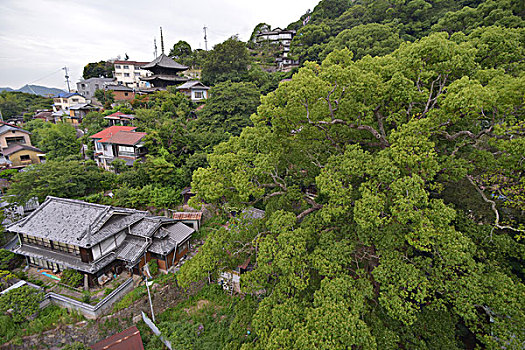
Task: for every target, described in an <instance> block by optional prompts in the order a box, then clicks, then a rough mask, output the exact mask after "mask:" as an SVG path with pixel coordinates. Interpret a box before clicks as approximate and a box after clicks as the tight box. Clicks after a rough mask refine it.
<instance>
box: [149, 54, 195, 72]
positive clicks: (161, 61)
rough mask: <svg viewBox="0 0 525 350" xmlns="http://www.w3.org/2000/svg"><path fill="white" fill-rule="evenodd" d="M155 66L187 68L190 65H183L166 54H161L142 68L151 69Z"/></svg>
mask: <svg viewBox="0 0 525 350" xmlns="http://www.w3.org/2000/svg"><path fill="white" fill-rule="evenodd" d="M154 67H163V68H173V69H177V70H186V69H188V67H186V66H183V65H182V64H180V63H177V62H175V61H174V60H172V59H171V58H169V57H168V56H166V55H165V54H161V55H160V56H159V57H157V58H155V59H154V60H153V61H151V62H150V63H148V64H145V65H143V66H142V69H150V68H154Z"/></svg>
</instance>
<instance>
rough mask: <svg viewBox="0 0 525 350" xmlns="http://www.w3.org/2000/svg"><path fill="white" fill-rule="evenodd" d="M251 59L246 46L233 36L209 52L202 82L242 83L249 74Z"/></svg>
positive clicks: (212, 83)
mask: <svg viewBox="0 0 525 350" xmlns="http://www.w3.org/2000/svg"><path fill="white" fill-rule="evenodd" d="M249 63H250V57H249V55H248V49H247V48H246V44H245V43H244V42H242V41H240V40H239V39H238V38H237V37H235V36H233V37H231V38H229V39H228V40H226V41H224V42H222V43H220V44H217V45H215V46H214V47H213V50H211V51H209V52H208V54H207V57H206V60H205V61H204V65H203V67H202V81H203V82H204V83H205V84H209V85H214V84H216V83H220V82H223V81H227V80H231V81H241V80H242V79H243V77H244V76H245V75H246V73H247V72H248V64H249Z"/></svg>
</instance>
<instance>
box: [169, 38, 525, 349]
mask: <svg viewBox="0 0 525 350" xmlns="http://www.w3.org/2000/svg"><path fill="white" fill-rule="evenodd" d="M481 31H484V33H481V32H479V33H476V34H473V35H472V36H471V37H468V38H463V39H462V40H460V41H456V40H455V38H454V40H452V39H449V38H448V35H447V34H446V33H440V34H434V35H430V36H428V37H425V38H423V39H421V40H418V41H416V42H415V43H403V44H402V45H401V46H400V48H399V49H397V50H396V51H394V52H393V53H392V54H389V55H385V56H382V57H370V56H365V57H363V58H362V59H360V60H356V61H354V60H353V58H352V53H351V52H350V51H349V50H348V49H343V50H335V51H333V52H332V53H330V54H329V55H328V56H327V58H326V59H325V60H324V61H323V63H322V64H320V65H319V64H315V63H307V64H305V67H304V68H302V69H301V70H300V71H299V72H298V73H297V74H295V75H294V77H293V79H292V80H291V81H289V82H285V83H282V84H281V85H280V86H279V88H278V89H277V90H276V91H274V92H272V93H270V94H268V95H267V96H265V97H263V98H262V104H261V106H260V107H259V108H258V110H257V114H256V115H254V116H253V117H252V121H253V123H254V126H253V127H247V128H245V129H244V130H243V131H242V132H241V134H240V135H239V136H238V137H232V138H230V139H229V140H228V141H227V142H225V143H222V144H220V145H218V146H217V147H216V148H215V151H214V152H213V153H212V154H210V155H209V156H208V162H209V168H206V169H202V168H201V169H199V170H197V171H196V172H195V173H194V175H193V182H192V188H193V190H194V191H196V192H197V197H196V198H195V199H194V200H197V201H198V200H199V199H203V200H205V201H206V202H208V203H215V204H216V205H219V206H221V205H224V206H225V207H229V208H231V207H234V208H244V207H247V206H251V205H258V206H259V207H261V208H264V209H265V210H266V214H265V219H264V220H262V222H261V223H259V224H257V225H249V221H248V222H246V221H245V222H242V221H241V223H240V224H238V225H235V226H233V227H234V228H233V229H231V230H230V231H228V232H223V233H217V234H213V235H211V237H210V239H208V240H207V241H206V243H205V245H204V246H203V248H202V253H203V255H202V256H201V257H200V258H197V257H196V258H195V259H192V260H191V261H189V262H188V263H186V264H185V265H184V266H183V268H182V269H181V275H180V278H179V282H180V283H181V284H182V285H186V284H187V283H189V282H190V281H192V280H194V279H201V278H202V277H204V276H203V274H205V275H207V276H211V277H212V278H213V277H214V276H217V275H218V273H219V272H220V271H224V270H227V269H232V268H235V267H236V266H237V265H238V264H239V261H244V260H243V259H246V258H247V257H249V258H250V259H251V261H252V262H253V263H254V269H253V271H250V272H247V273H245V274H244V275H243V276H242V282H241V283H242V288H243V290H244V291H245V292H247V293H251V294H253V295H259V296H260V298H261V301H260V303H259V304H258V307H257V311H256V312H255V314H254V316H253V318H252V320H251V324H252V326H253V329H254V332H255V333H256V335H257V341H256V342H254V343H252V344H250V345H247V344H245V345H244V347H243V349H278V348H287V349H305V348H313V349H347V348H349V347H355V348H363V349H369V348H380V349H397V348H399V347H403V348H418V349H421V348H423V349H424V348H429V349H430V348H434V349H437V348H447V349H448V348H452V349H453V348H461V347H465V346H466V339H469V340H468V342H469V343H475V344H477V345H478V346H479V347H485V348H499V347H503V346H505V347H520V346H521V345H520V344H522V343H523V341H524V339H523V336H522V332H521V329H522V325H523V324H524V323H525V312H524V311H523V308H522V307H521V305H523V303H524V302H525V284H524V280H523V274H522V269H520V268H516V266H520V265H523V262H524V261H523V255H522V252H523V249H524V246H523V240H522V239H523V237H524V233H525V229H524V226H523V224H524V223H525V218H524V217H523V212H522V210H523V208H525V198H524V197H523V195H522V193H523V191H522V189H523V179H522V176H521V173H522V171H523V170H522V169H523V167H522V166H521V162H522V158H523V154H524V152H525V148H524V143H523V139H524V138H523V136H524V135H523V123H524V120H525V110H524V108H523V106H524V98H525V80H524V79H525V78H524V75H523V74H522V72H521V74H516V71H510V70H509V71H508V72H507V71H505V70H504V69H502V68H500V67H498V66H499V65H500V64H502V62H505V63H504V64H505V65H506V66H507V65H510V66H512V67H519V65H520V58H517V56H514V53H517V52H520V50H521V49H522V47H523V44H522V43H521V42H519V41H517V43H518V44H517V46H514V47H512V48H510V47H509V48H508V49H507V51H505V54H504V55H502V56H501V58H500V59H497V58H496V57H494V58H493V59H492V58H491V59H481V60H480V58H481V57H485V56H486V55H485V56H484V55H483V54H484V53H485V54H486V53H487V52H486V51H485V52H483V50H484V47H485V46H484V45H481V44H480V43H479V41H478V38H482V37H483V36H484V35H489V34H490V35H492V34H491V32H493V31H494V29H493V28H485V29H483V30H481ZM496 32H497V31H496ZM503 32H505V33H506V35H505V37H506V38H508V39H509V40H513V39H512V38H513V36H514V34H513V33H514V31H513V30H509V29H507V30H503ZM488 42H489V41H486V44H487V45H489V44H488ZM490 42H491V44H490V45H496V47H498V45H500V44H501V43H502V41H496V42H493V41H490ZM490 45H489V47H490ZM516 69H518V68H516ZM520 188H521V190H519V189H520ZM502 208H505V209H504V210H502ZM237 226H239V229H235V227H237Z"/></svg>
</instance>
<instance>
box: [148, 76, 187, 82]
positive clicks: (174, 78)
mask: <svg viewBox="0 0 525 350" xmlns="http://www.w3.org/2000/svg"><path fill="white" fill-rule="evenodd" d="M140 80H143V81H155V80H165V81H175V82H185V81H187V80H188V78H185V77H180V76H178V75H167V74H154V75H152V76H149V77H141V78H140Z"/></svg>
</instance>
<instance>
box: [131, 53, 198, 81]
mask: <svg viewBox="0 0 525 350" xmlns="http://www.w3.org/2000/svg"><path fill="white" fill-rule="evenodd" d="M141 68H142V69H147V70H149V71H150V72H152V73H153V75H150V76H147V77H141V78H140V80H142V81H147V82H149V83H150V84H151V85H153V87H156V88H163V89H165V88H166V87H168V86H170V85H180V84H182V83H184V82H186V81H188V78H186V77H183V76H180V75H178V74H179V73H180V72H184V71H185V70H187V69H188V67H186V66H183V65H182V64H180V63H177V62H175V61H174V60H172V59H171V58H169V57H168V56H166V55H165V54H164V53H162V54H161V55H160V56H158V57H157V58H155V59H154V60H153V61H151V62H150V63H148V64H146V65H144V66H142V67H141Z"/></svg>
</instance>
